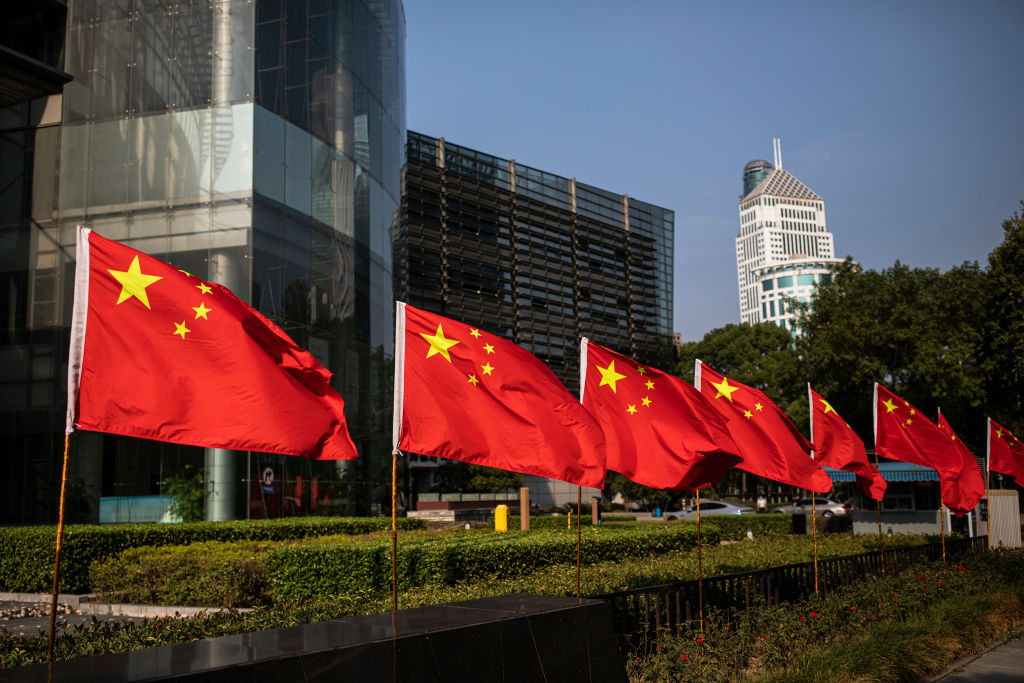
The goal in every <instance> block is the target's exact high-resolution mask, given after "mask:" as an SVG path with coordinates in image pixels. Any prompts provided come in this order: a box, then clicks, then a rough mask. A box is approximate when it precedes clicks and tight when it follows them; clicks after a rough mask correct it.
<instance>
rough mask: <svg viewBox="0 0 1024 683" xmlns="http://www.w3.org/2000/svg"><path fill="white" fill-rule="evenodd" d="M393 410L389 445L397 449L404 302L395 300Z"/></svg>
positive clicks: (401, 402) (402, 382) (402, 392)
mask: <svg viewBox="0 0 1024 683" xmlns="http://www.w3.org/2000/svg"><path fill="white" fill-rule="evenodd" d="M394 393H395V396H394V400H395V404H394V410H393V411H392V415H393V419H392V426H391V440H392V444H391V447H392V449H394V450H396V451H397V450H398V442H399V441H400V440H401V438H402V408H403V406H404V405H405V403H404V399H405V302H404V301H396V302H395V382H394Z"/></svg>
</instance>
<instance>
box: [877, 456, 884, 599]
mask: <svg viewBox="0 0 1024 683" xmlns="http://www.w3.org/2000/svg"><path fill="white" fill-rule="evenodd" d="M875 469H876V470H877V469H878V452H877V451H875ZM882 496H883V497H885V494H884V493H883V494H882ZM875 502H877V503H878V560H879V562H881V565H882V578H883V579H884V578H885V549H884V548H883V547H882V538H884V537H883V536H882V501H881V499H879V500H877V501H875Z"/></svg>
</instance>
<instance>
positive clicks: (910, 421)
mask: <svg viewBox="0 0 1024 683" xmlns="http://www.w3.org/2000/svg"><path fill="white" fill-rule="evenodd" d="M913 423H914V421H913V420H911V419H910V418H909V417H908V418H907V424H908V425H910V424H913Z"/></svg>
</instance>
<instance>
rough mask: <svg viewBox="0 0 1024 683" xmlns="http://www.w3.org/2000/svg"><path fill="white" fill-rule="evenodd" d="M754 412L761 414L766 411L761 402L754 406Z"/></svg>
mask: <svg viewBox="0 0 1024 683" xmlns="http://www.w3.org/2000/svg"><path fill="white" fill-rule="evenodd" d="M754 410H756V411H757V412H759V413H760V412H761V411H762V410H764V406H763V405H761V402H760V401H758V402H757V403H755V404H754Z"/></svg>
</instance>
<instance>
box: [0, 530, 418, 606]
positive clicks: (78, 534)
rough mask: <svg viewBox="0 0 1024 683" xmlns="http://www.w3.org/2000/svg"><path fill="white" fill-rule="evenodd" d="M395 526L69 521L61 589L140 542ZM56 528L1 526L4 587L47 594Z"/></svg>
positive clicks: (77, 584)
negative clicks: (79, 523)
mask: <svg viewBox="0 0 1024 683" xmlns="http://www.w3.org/2000/svg"><path fill="white" fill-rule="evenodd" d="M398 526H399V528H400V529H404V530H411V529H423V528H425V526H426V525H425V524H424V522H423V521H422V520H418V519H409V518H404V517H403V518H401V519H399V520H398ZM390 528H391V520H390V519H389V518H386V517H291V518H286V519H272V520H242V521H235V522H192V523H188V524H110V525H92V524H83V525H71V526H66V527H65V528H64V543H63V545H62V547H61V561H60V590H61V592H64V593H84V592H86V591H88V590H89V565H90V564H92V563H93V562H96V561H98V560H104V559H106V558H108V557H112V556H114V555H116V554H118V553H120V552H122V551H124V550H127V549H129V548H138V547H140V546H165V545H186V544H189V543H199V542H203V541H225V542H230V541H283V540H291V539H297V538H307V537H312V536H328V535H331V534H365V533H371V532H374V531H381V530H384V529H390ZM56 538H57V529H56V527H51V526H47V527H12V528H0V591H10V592H15V593H36V592H49V591H50V590H51V588H52V587H53V557H54V552H55V542H56Z"/></svg>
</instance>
